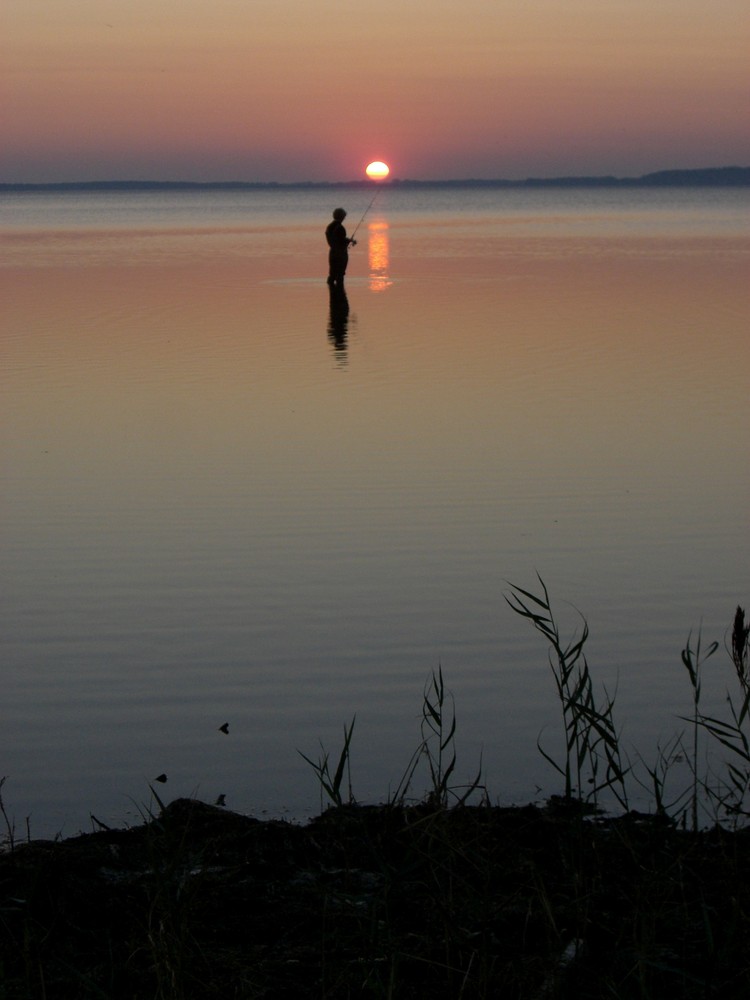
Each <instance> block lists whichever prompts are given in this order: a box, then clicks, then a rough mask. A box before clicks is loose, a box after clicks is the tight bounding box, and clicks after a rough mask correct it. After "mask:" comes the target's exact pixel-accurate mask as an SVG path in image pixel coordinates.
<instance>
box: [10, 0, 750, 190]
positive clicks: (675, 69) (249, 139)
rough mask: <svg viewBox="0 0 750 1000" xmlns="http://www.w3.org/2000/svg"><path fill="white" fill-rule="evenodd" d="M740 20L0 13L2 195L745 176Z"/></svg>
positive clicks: (634, 1)
mask: <svg viewBox="0 0 750 1000" xmlns="http://www.w3.org/2000/svg"><path fill="white" fill-rule="evenodd" d="M748 51H750V17H749V16H748V13H747V4H746V0H713V2H712V3H710V4H709V3H706V2H705V0H660V2H659V3H656V4H655V3H653V0H607V3H601V2H596V3H595V2H594V0H568V2H566V3H565V4H561V3H560V2H559V0H535V2H534V3H528V2H525V0H507V2H505V3H503V4H496V3H489V2H488V0H465V2H464V3H462V4H460V5H457V4H455V3H454V0H410V2H409V3H408V4H404V3H403V2H402V0H380V2H379V3H378V4H353V3H351V0H317V2H316V3H310V2H309V0H287V2H286V3H284V4H279V3H278V0H253V2H252V3H240V2H239V0H212V2H211V3H208V2H207V0H180V3H175V2H174V0H77V2H76V3H75V4H71V3H70V0H44V2H41V0H3V5H2V13H0V57H1V58H0V65H1V66H2V78H1V80H0V87H1V89H0V130H1V133H2V136H3V142H2V149H1V150H0V181H29V182H34V181H37V182H39V181H55V180H90V179H104V178H130V179H173V180H198V181H206V180H248V181H274V180H275V181H279V182H285V181H286V182H288V181H295V180H303V181H304V180H313V181H315V180H330V181H337V180H351V179H356V178H358V177H361V170H362V167H361V164H362V163H366V162H367V158H368V152H371V151H372V150H373V149H377V150H382V152H383V155H384V156H385V158H386V159H387V160H388V159H391V160H392V162H394V163H398V165H399V166H398V176H399V177H402V178H404V177H411V178H422V179H431V178H435V179H441V178H467V177H508V178H513V177H526V176H551V175H560V174H566V175H571V174H581V173H586V174H603V173H614V174H617V175H621V176H629V175H630V176H632V175H635V174H639V173H645V172H648V171H650V170H659V169H665V168H671V167H685V168H689V167H703V166H711V165H717V166H718V165H746V164H748V163H750V133H749V132H748V129H747V108H748V104H749V102H748V96H749V95H748V91H749V88H748V82H749V76H750V69H749V68H748V66H749V63H748V60H747V52H748Z"/></svg>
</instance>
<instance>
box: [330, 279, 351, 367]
mask: <svg viewBox="0 0 750 1000" xmlns="http://www.w3.org/2000/svg"><path fill="white" fill-rule="evenodd" d="M329 293H330V312H329V314H328V340H329V341H330V343H331V346H332V347H333V353H334V355H335V357H336V360H337V361H338V363H339V365H345V364H346V363H347V360H348V358H347V354H346V349H347V338H348V335H349V300H348V299H347V297H346V292H345V291H344V289H343V288H339V287H337V286H336V285H331V286H329Z"/></svg>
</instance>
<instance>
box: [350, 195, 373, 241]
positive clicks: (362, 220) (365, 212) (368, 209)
mask: <svg viewBox="0 0 750 1000" xmlns="http://www.w3.org/2000/svg"><path fill="white" fill-rule="evenodd" d="M379 194H380V188H377V189H376V191H375V194H374V195H373V196H372V201H371V202H370V204H369V205H368V206H367V208H366V209H365V210H364V212H363V213H362V218H361V219H360V220H359V222H358V223H357V225H356V226H355V227H354V232H353V233H352V235H351V236H350V237H349V239H350V240H353V239H354V236H355V234H356V232H357V230H358V229H359V227H360V226H361V225H362V223H363V222H364V221H365V216H366V215H367V213H368V212H369V211H370V209H371V208H372V206H373V205H374V204H375V199H376V198H377V196H378V195H379Z"/></svg>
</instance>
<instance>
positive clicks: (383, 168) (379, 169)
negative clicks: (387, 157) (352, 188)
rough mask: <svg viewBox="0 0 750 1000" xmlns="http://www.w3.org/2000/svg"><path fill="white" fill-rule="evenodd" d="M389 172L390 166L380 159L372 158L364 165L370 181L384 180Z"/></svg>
mask: <svg viewBox="0 0 750 1000" xmlns="http://www.w3.org/2000/svg"><path fill="white" fill-rule="evenodd" d="M390 172H391V168H390V167H389V166H388V164H387V163H383V161H382V160H373V162H372V163H368V164H367V166H366V167H365V173H366V174H367V176H368V177H369V178H370V180H371V181H384V180H385V179H386V177H387V176H388V174H389V173H390Z"/></svg>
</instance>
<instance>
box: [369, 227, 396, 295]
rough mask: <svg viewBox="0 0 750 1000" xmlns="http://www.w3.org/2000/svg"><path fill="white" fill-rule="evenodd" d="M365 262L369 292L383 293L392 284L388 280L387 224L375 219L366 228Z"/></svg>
mask: <svg viewBox="0 0 750 1000" xmlns="http://www.w3.org/2000/svg"><path fill="white" fill-rule="evenodd" d="M367 234H368V241H367V261H368V264H369V268H370V291H371V292H384V291H385V290H386V288H390V287H391V285H392V284H393V282H392V281H391V278H390V243H389V239H388V223H387V222H386V221H385V220H384V219H377V220H376V221H373V222H371V223H369V225H368V226H367Z"/></svg>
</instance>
